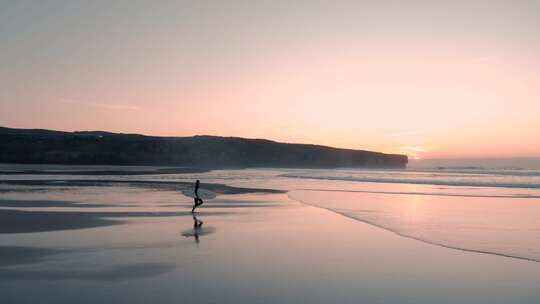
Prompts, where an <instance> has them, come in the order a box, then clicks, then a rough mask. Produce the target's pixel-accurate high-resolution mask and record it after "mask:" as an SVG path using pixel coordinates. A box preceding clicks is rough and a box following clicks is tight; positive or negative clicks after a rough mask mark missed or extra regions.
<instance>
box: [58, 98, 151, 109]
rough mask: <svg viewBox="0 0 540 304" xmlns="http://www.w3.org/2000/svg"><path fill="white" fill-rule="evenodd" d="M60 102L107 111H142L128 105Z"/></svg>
mask: <svg viewBox="0 0 540 304" xmlns="http://www.w3.org/2000/svg"><path fill="white" fill-rule="evenodd" d="M59 101H60V102H61V103H67V104H78V105H83V106H87V107H93V108H101V109H107V110H127V111H139V110H140V109H141V108H140V107H137V106H132V105H127V104H106V103H98V102H89V101H81V100H73V99H60V100H59Z"/></svg>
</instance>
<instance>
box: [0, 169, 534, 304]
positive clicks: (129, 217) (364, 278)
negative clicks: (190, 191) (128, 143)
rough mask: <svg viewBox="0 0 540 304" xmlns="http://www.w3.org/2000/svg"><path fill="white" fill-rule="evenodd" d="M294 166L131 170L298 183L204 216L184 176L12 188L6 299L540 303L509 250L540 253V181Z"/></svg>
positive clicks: (5, 225)
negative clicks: (427, 181) (315, 170)
mask: <svg viewBox="0 0 540 304" xmlns="http://www.w3.org/2000/svg"><path fill="white" fill-rule="evenodd" d="M287 172H290V171H287ZM287 172H285V171H283V170H245V171H244V170H233V171H214V172H208V173H203V174H191V175H189V174H183V175H182V174H174V175H160V176H147V175H145V176H129V177H128V176H124V177H117V178H118V179H129V180H151V181H156V180H160V181H164V180H165V181H172V182H175V181H182V180H184V181H192V180H193V179H194V178H201V179H202V181H203V185H204V183H209V182H221V183H226V184H229V185H233V186H241V187H253V188H275V189H286V190H291V191H290V192H289V193H288V194H262V193H259V194H257V193H254V194H237V195H219V196H218V198H217V199H215V200H209V201H206V202H205V204H204V205H203V206H201V207H200V209H198V210H199V212H198V213H197V217H196V218H193V217H192V215H191V213H190V212H189V211H190V210H191V204H192V202H193V201H192V199H190V198H187V197H184V196H182V195H181V194H180V193H179V191H174V190H171V189H170V187H165V188H160V187H147V186H145V187H140V186H137V185H131V184H114V183H108V184H107V183H104V184H101V185H99V186H97V185H95V184H94V183H89V184H88V185H84V183H83V184H82V185H81V184H80V183H77V184H76V185H75V184H70V183H69V182H65V183H59V184H58V185H55V186H51V185H47V184H39V183H38V184H35V185H22V184H16V185H14V184H10V183H0V195H1V197H0V217H3V218H2V221H0V294H2V296H1V300H2V301H1V302H2V303H35V302H36V299H40V300H41V302H43V303H72V302H77V303H95V302H119V303H124V302H125V303H148V302H152V303H178V302H183V303H211V302H216V303H239V302H256V303H277V302H280V303H299V302H310V303H330V302H333V303H359V302H364V303H537V302H538V300H539V299H540V292H539V291H538V288H537V287H538V284H539V283H540V263H537V262H534V261H529V260H522V259H516V258H509V257H504V256H498V255H496V254H502V255H504V254H506V255H512V256H514V257H518V258H532V259H535V257H537V256H538V251H539V248H540V242H539V238H538V236H539V232H540V229H539V227H538V225H539V223H540V214H539V213H538V210H539V209H538V208H539V207H538V206H540V202H539V199H538V198H536V197H535V195H534V192H529V191H528V190H523V189H509V188H487V187H441V186H436V185H414V184H384V183H359V182H355V181H337V180H334V181H328V180H320V179H304V178H302V179H294V178H287V177H284V176H283V174H285V173H287ZM40 178H46V176H44V175H40ZM98 178H99V177H96V176H75V179H79V180H82V179H88V180H94V179H98ZM110 178H111V177H110V176H109V177H106V178H103V179H110ZM15 179H26V180H28V179H33V177H32V176H22V175H19V176H16V177H15ZM53 179H54V180H58V179H62V176H59V175H55V176H54V178H53ZM66 179H73V176H68V178H66ZM306 189H309V190H306ZM291 198H292V199H291ZM298 201H302V202H304V203H305V204H303V203H300V202H298ZM312 206H316V207H320V208H314V207H312ZM196 221H202V223H203V224H202V226H200V227H197V226H196V225H195V223H196ZM363 222H367V223H370V224H371V225H366V224H365V223H363ZM378 227H382V228H384V229H380V228H378ZM394 232H395V233H398V234H399V235H402V236H406V237H402V236H399V235H396V234H395V233H394ZM410 237H413V238H416V239H418V240H422V242H420V241H418V240H415V239H411V238H410ZM425 242H430V243H436V244H438V245H437V246H435V245H433V244H428V243H425ZM439 245H443V246H449V247H455V248H456V249H462V250H455V249H449V248H445V247H442V246H439ZM464 250H465V251H464ZM474 251H485V252H489V253H491V254H483V253H478V252H474Z"/></svg>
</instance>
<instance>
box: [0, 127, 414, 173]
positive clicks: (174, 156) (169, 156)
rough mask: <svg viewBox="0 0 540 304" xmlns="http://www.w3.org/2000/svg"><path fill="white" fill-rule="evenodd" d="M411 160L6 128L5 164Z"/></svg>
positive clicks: (296, 164)
mask: <svg viewBox="0 0 540 304" xmlns="http://www.w3.org/2000/svg"><path fill="white" fill-rule="evenodd" d="M407 161H408V159H407V156H405V155H396V154H384V153H379V152H371V151H363V150H352V149H338V148H332V147H327V146H320V145H307V144H289V143H279V142H275V141H270V140H264V139H247V138H239V137H219V136H192V137H157V136H145V135H139V134H118V133H110V132H103V131H83V132H63V131H52V130H41V129H12V128H2V127H0V163H21V164H77V165H156V166H158V165H159V166H187V167H204V168H212V169H217V168H249V167H267V168H270V167H281V168H337V167H380V168H403V167H405V166H406V165H407Z"/></svg>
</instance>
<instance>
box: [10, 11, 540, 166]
mask: <svg viewBox="0 0 540 304" xmlns="http://www.w3.org/2000/svg"><path fill="white" fill-rule="evenodd" d="M148 3H150V2H148ZM376 3H377V4H369V5H368V4H366V3H364V4H360V3H350V2H345V1H343V2H341V1H338V2H335V3H333V4H332V5H330V4H321V3H319V4H317V3H315V2H300V1H299V2H293V3H290V2H273V3H266V4H261V3H259V4H246V3H240V2H238V3H236V2H230V3H228V5H225V4H219V3H217V2H212V3H206V2H204V1H203V2H200V3H197V4H192V5H186V4H184V5H183V4H180V3H174V2H173V3H163V4H160V5H153V6H152V5H150V4H136V5H128V2H126V3H123V2H121V1H119V2H118V3H117V4H115V5H113V6H112V7H107V9H105V7H104V6H102V5H100V4H99V3H98V2H96V3H86V4H77V5H75V4H71V5H68V4H66V3H65V2H61V1H60V2H58V3H56V2H55V1H52V2H50V3H49V4H46V5H45V4H32V6H31V7H30V6H28V5H24V4H11V5H9V4H8V5H7V6H8V7H4V10H3V11H4V12H5V16H1V15H0V17H2V18H0V20H1V21H0V28H4V30H3V31H0V38H2V39H3V41H6V43H3V44H2V45H1V46H0V51H2V52H0V54H2V55H0V64H1V65H2V66H3V67H6V68H5V69H3V70H2V71H0V76H1V79H3V81H2V83H1V84H0V125H4V126H8V127H21V128H50V129H60V130H107V131H113V132H130V133H143V134H149V135H177V136H189V135H195V134H211V135H223V136H241V137H257V138H268V139H273V140H278V141H285V142H302V143H316V144H324V145H330V146H336V147H346V148H358V149H367V150H376V151H382V152H390V153H405V154H408V155H409V156H411V157H420V158H435V157H515V156H540V136H539V130H540V119H539V118H538V117H539V114H540V98H539V97H540V72H539V71H540V60H539V56H538V54H540V38H539V37H540V24H539V21H538V20H540V18H539V17H540V16H538V11H539V10H538V9H537V8H538V7H537V5H536V4H534V2H531V3H528V2H527V3H526V2H523V3H521V2H520V6H517V5H511V4H510V3H508V2H506V3H504V2H497V1H492V2H467V4H465V2H463V4H462V5H458V4H456V3H454V2H452V3H450V2H448V3H445V2H444V3H443V2H441V3H440V4H437V5H434V4H430V3H431V2H427V1H426V2H422V1H412V2H411V3H409V5H408V6H403V7H400V6H398V5H393V4H391V2H388V3H386V4H385V1H381V2H376ZM55 5H56V6H55ZM81 6H82V7H81Z"/></svg>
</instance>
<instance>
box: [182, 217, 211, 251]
mask: <svg viewBox="0 0 540 304" xmlns="http://www.w3.org/2000/svg"><path fill="white" fill-rule="evenodd" d="M203 224H204V222H203V221H201V220H200V219H198V218H197V217H196V216H195V214H193V228H192V229H189V230H185V231H183V232H182V235H183V236H185V237H193V238H194V239H195V243H197V244H199V242H200V237H201V236H203V235H207V234H212V233H214V232H216V228H215V227H208V226H205V227H203Z"/></svg>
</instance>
